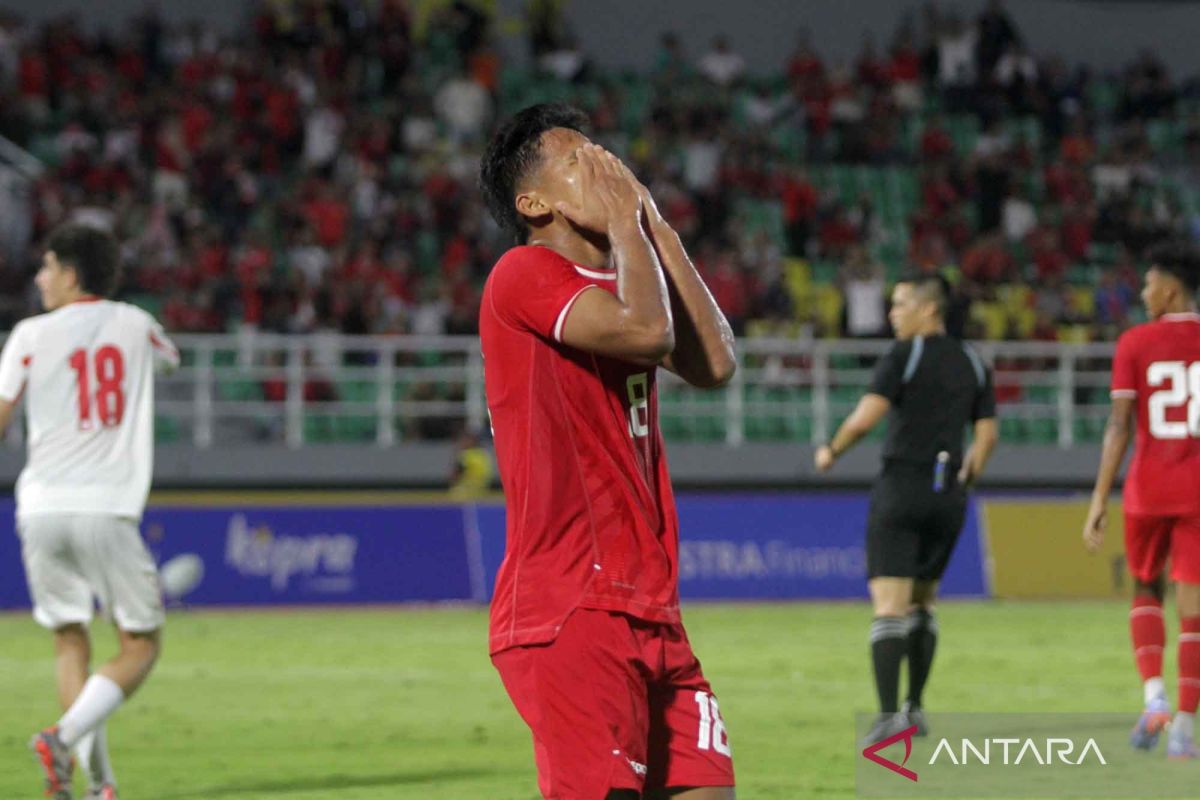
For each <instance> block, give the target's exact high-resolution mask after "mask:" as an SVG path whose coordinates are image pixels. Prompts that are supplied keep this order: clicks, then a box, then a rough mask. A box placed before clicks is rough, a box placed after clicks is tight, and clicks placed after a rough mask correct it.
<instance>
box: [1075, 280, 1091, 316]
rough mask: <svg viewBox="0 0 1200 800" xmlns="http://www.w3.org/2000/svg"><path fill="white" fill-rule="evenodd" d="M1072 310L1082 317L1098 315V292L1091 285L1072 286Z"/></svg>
mask: <svg viewBox="0 0 1200 800" xmlns="http://www.w3.org/2000/svg"><path fill="white" fill-rule="evenodd" d="M1070 291H1071V295H1070V297H1071V301H1070V302H1071V311H1073V312H1074V313H1075V314H1077V315H1079V316H1080V317H1084V318H1086V319H1091V318H1092V317H1095V316H1096V293H1095V291H1093V290H1092V287H1090V286H1072V287H1071V290H1070Z"/></svg>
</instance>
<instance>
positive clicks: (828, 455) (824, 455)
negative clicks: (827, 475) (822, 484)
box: [813, 444, 837, 472]
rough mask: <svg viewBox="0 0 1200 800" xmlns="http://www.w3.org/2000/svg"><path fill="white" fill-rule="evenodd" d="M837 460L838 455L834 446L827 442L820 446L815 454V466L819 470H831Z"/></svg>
mask: <svg viewBox="0 0 1200 800" xmlns="http://www.w3.org/2000/svg"><path fill="white" fill-rule="evenodd" d="M835 461H837V457H836V456H834V454H833V448H832V447H830V446H829V445H827V444H823V445H821V446H820V447H818V448H817V452H816V453H815V454H814V455H813V466H814V467H816V468H817V472H829V470H831V469H833V462H835Z"/></svg>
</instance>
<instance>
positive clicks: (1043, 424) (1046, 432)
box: [1030, 419, 1058, 445]
mask: <svg viewBox="0 0 1200 800" xmlns="http://www.w3.org/2000/svg"><path fill="white" fill-rule="evenodd" d="M1030 439H1031V440H1032V441H1033V443H1034V444H1041V445H1051V444H1054V443H1056V442H1057V441H1058V421H1057V420H1053V419H1035V420H1033V421H1032V422H1031V423H1030Z"/></svg>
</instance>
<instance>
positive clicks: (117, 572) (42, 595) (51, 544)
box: [17, 514, 165, 633]
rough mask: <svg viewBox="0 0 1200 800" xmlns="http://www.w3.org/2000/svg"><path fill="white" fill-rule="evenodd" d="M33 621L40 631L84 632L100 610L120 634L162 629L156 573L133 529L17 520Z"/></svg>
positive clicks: (92, 520) (104, 519) (54, 519)
mask: <svg viewBox="0 0 1200 800" xmlns="http://www.w3.org/2000/svg"><path fill="white" fill-rule="evenodd" d="M17 532H18V533H19V534H20V536H21V556H22V558H23V559H24V561H25V576H26V578H27V580H28V581H29V594H30V596H32V598H33V618H34V619H35V620H37V623H38V624H39V625H41V626H43V627H45V628H49V629H51V630H57V629H58V628H61V627H63V626H64V625H70V624H72V623H78V624H83V625H87V624H88V623H89V622H91V621H92V612H93V609H94V608H95V605H94V601H93V597H96V598H99V600H100V607H101V608H102V609H103V610H104V612H105V614H106V615H107V616H109V617H110V618H111V619H112V620H113V621H114V622H115V623H116V625H117V627H118V628H120V629H121V630H123V631H127V632H129V633H148V632H150V631H154V630H157V629H159V628H161V627H162V625H163V621H164V619H165V617H164V614H163V601H162V590H161V589H160V587H159V582H158V569H157V568H156V567H155V566H154V559H152V558H151V557H150V553H149V551H147V550H146V545H145V543H143V542H142V537H141V534H140V533H139V532H138V526H137V522H135V521H134V520H132V519H130V518H128V517H118V516H113V515H107V514H31V515H29V516H25V517H21V518H19V519H18V520H17Z"/></svg>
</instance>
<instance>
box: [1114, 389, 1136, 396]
mask: <svg viewBox="0 0 1200 800" xmlns="http://www.w3.org/2000/svg"><path fill="white" fill-rule="evenodd" d="M1108 396H1109V397H1137V390H1136V389H1113V390H1112V391H1111V392H1109V393H1108Z"/></svg>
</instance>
